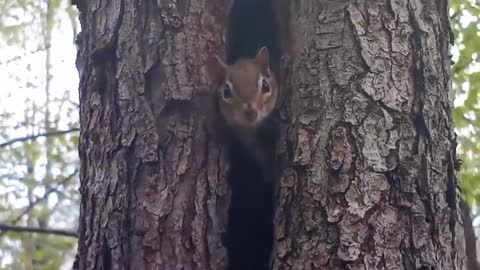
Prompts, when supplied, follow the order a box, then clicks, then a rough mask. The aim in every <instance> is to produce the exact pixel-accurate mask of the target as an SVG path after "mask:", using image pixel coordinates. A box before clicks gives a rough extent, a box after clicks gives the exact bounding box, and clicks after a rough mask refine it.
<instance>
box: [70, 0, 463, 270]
mask: <svg viewBox="0 0 480 270" xmlns="http://www.w3.org/2000/svg"><path fill="white" fill-rule="evenodd" d="M76 5H77V6H78V8H79V10H80V12H81V15H80V21H81V25H82V33H81V34H80V36H79V39H78V44H79V52H78V58H77V66H78V70H79V74H80V87H79V91H80V121H81V136H80V149H79V151H80V158H81V162H82V164H81V166H82V169H81V174H80V180H81V186H80V192H81V194H82V201H81V217H80V226H79V236H80V239H79V248H78V257H77V258H78V261H77V263H76V265H75V268H77V269H82V270H83V269H159V270H164V269H166V270H170V269H199V270H208V269H212V270H217V269H218V270H223V269H225V266H226V263H227V260H228V259H227V256H226V250H225V248H224V247H223V244H222V240H221V239H222V233H224V232H225V230H226V221H227V219H226V216H227V209H228V203H229V196H230V195H229V194H230V191H229V187H228V185H227V182H226V179H225V172H226V163H225V160H224V158H223V157H224V155H223V148H222V147H221V146H219V145H217V144H216V142H215V140H214V138H213V137H214V136H211V134H210V133H209V132H208V131H207V130H208V129H207V128H206V126H207V124H206V123H207V122H208V118H209V112H208V108H210V107H211V104H209V102H210V101H209V99H208V98H207V99H205V98H202V96H204V93H205V92H206V91H208V88H209V84H210V82H209V81H210V78H209V76H208V72H207V70H206V62H207V59H208V57H210V56H211V55H213V54H214V53H221V52H222V51H223V49H222V48H223V46H224V41H223V33H224V24H225V15H226V11H227V7H228V6H229V2H228V1H220V0H190V1H176V0H162V1H121V0H111V1H100V0H91V1H90V0H89V1H85V0H83V1H81V0H78V1H77V3H76ZM280 6H281V7H280V9H281V14H283V15H282V18H283V20H282V25H283V28H284V31H285V32H288V33H289V35H288V37H286V38H285V40H286V41H285V44H286V45H287V46H286V47H287V50H286V59H287V60H286V65H285V67H286V68H285V70H286V71H287V72H286V76H285V78H283V80H284V85H285V91H284V92H285V95H284V96H283V98H282V100H283V107H282V122H283V123H282V134H281V137H282V140H281V142H282V143H281V144H280V146H279V155H280V157H281V161H282V162H281V163H282V168H281V169H282V170H281V171H282V177H281V179H280V183H279V185H278V192H277V196H276V198H275V199H276V206H277V209H276V213H275V230H276V232H275V243H274V250H273V252H272V268H273V269H292V270H303V269H407V270H410V269H439V270H442V269H466V255H465V239H464V234H463V218H462V216H461V211H460V209H459V206H458V200H457V197H458V194H457V188H456V187H457V179H456V175H455V170H454V161H455V158H456V156H455V155H456V154H455V147H456V142H455V135H454V132H453V122H452V117H451V114H452V113H451V111H452V104H453V103H452V101H453V96H452V95H453V92H452V89H451V72H450V58H449V54H448V42H449V41H450V28H449V24H448V13H447V1H446V0H408V1H407V0H357V1H353V0H351V1H346V0H344V1H341V0H338V1H327V0H316V1H313V0H302V1H287V0H282V4H281V5H280ZM246 270H248V269H246Z"/></svg>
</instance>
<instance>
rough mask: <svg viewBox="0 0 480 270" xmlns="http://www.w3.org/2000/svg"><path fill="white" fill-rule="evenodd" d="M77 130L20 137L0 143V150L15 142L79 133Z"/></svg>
mask: <svg viewBox="0 0 480 270" xmlns="http://www.w3.org/2000/svg"><path fill="white" fill-rule="evenodd" d="M79 130H80V129H79V128H72V129H69V130H59V131H53V132H45V133H39V134H36V135H30V136H25V137H20V138H15V139H12V140H9V141H6V142H3V143H0V148H2V147H5V146H8V145H11V144H14V143H16V142H24V141H29V140H34V139H36V138H39V137H49V136H58V135H64V134H68V133H72V132H76V131H79Z"/></svg>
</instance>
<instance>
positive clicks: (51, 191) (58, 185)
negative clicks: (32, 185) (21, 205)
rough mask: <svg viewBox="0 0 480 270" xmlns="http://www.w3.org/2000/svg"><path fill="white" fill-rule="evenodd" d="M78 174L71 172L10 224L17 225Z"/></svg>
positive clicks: (76, 171)
mask: <svg viewBox="0 0 480 270" xmlns="http://www.w3.org/2000/svg"><path fill="white" fill-rule="evenodd" d="M77 173H78V169H76V170H75V171H73V173H71V174H70V175H69V176H67V177H65V179H63V180H62V181H61V182H60V183H58V184H57V185H56V186H55V187H53V188H51V189H49V190H47V192H45V194H43V196H42V197H40V198H38V199H37V200H35V201H34V202H33V203H31V204H30V205H29V206H28V207H27V208H25V209H24V210H23V211H22V213H20V214H19V215H18V216H17V217H16V218H15V219H14V220H13V221H12V224H17V222H19V221H20V219H22V217H23V216H24V215H26V214H28V212H30V210H32V208H33V207H35V205H37V204H38V203H40V202H41V201H43V200H45V199H46V198H47V197H48V196H49V195H50V194H51V193H53V192H55V191H57V190H58V188H59V187H60V186H62V185H64V184H65V183H67V182H68V181H70V179H72V178H73V177H74V176H75V175H76V174H77ZM1 236H2V235H1V233H0V237H1Z"/></svg>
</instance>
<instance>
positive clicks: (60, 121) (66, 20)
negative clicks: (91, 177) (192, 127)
mask: <svg viewBox="0 0 480 270" xmlns="http://www.w3.org/2000/svg"><path fill="white" fill-rule="evenodd" d="M77 16H78V14H77V12H76V10H75V9H74V8H73V7H72V6H71V5H70V1H67V0H35V1H34V0H3V1H0V50H1V51H2V53H1V54H0V81H1V82H2V90H0V145H1V144H2V143H5V142H9V141H11V140H14V139H17V138H22V137H27V136H37V135H39V134H40V135H41V134H50V133H55V132H56V131H59V130H62V131H64V130H72V132H66V133H65V134H61V135H55V136H37V137H36V138H35V139H29V140H20V141H19V142H16V143H11V144H7V145H4V146H0V223H5V224H13V225H19V226H30V227H38V228H43V229H49V228H60V229H66V230H70V231H76V227H77V223H78V214H79V213H78V210H79V194H78V173H77V172H78V166H79V161H78V152H77V149H78V132H77V131H76V127H78V126H79V124H78V104H76V103H78V97H77V93H76V89H77V87H78V85H77V82H76V81H75V80H73V79H71V80H69V81H67V82H65V78H62V76H64V75H65V74H58V70H59V69H60V70H62V69H65V68H62V65H65V64H64V62H68V63H70V66H69V67H68V68H66V70H67V71H66V72H70V74H69V77H70V78H75V76H78V75H77V72H76V70H75V66H74V64H73V62H74V58H75V47H74V43H73V37H74V36H75V35H76V31H77V28H78V22H77ZM65 28H66V30H67V31H71V33H69V34H70V35H71V38H70V39H69V38H65V36H67V37H68V34H67V35H66V34H65ZM57 48H60V50H59V49H57ZM64 48H69V50H65V49H64ZM62 51H66V52H62ZM62 53H63V54H62ZM65 55H66V56H65ZM66 79H67V80H68V77H67V78H66ZM76 242H77V240H76V239H75V238H69V237H64V236H59V235H54V234H38V233H18V232H17V233H13V232H1V231H0V269H12V270H13V269H15V270H22V269H38V270H43V269H45V270H47V269H52V270H54V269H55V270H56V269H62V268H64V269H65V268H67V269H70V268H71V265H72V264H71V263H72V260H73V258H74V255H75V251H76V248H75V247H76Z"/></svg>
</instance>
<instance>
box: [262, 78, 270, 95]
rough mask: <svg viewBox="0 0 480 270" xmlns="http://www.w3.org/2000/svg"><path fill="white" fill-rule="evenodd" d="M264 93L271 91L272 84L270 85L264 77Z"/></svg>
mask: <svg viewBox="0 0 480 270" xmlns="http://www.w3.org/2000/svg"><path fill="white" fill-rule="evenodd" d="M262 93H264V94H266V93H270V85H268V83H267V81H266V80H265V79H262Z"/></svg>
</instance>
